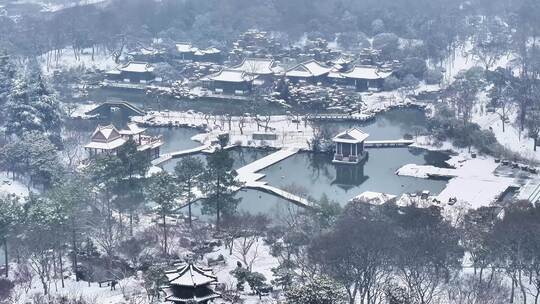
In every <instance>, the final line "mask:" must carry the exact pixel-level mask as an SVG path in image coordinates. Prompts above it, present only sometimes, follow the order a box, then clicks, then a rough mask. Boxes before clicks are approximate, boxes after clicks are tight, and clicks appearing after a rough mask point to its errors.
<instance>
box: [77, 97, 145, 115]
mask: <svg viewBox="0 0 540 304" xmlns="http://www.w3.org/2000/svg"><path fill="white" fill-rule="evenodd" d="M111 108H123V109H126V110H128V111H131V112H132V113H133V114H134V115H140V116H143V115H145V114H146V112H145V111H144V110H142V109H140V108H139V107H136V106H134V105H132V104H130V103H129V102H127V101H122V100H108V101H106V102H104V103H102V104H100V105H99V106H97V107H95V108H93V109H92V110H90V111H88V112H86V113H84V114H86V115H96V114H101V113H102V111H104V110H107V111H110V110H111Z"/></svg>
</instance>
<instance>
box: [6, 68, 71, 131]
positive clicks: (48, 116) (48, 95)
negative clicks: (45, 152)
mask: <svg viewBox="0 0 540 304" xmlns="http://www.w3.org/2000/svg"><path fill="white" fill-rule="evenodd" d="M29 69H30V68H29ZM5 113H6V132H7V134H15V135H17V136H22V134H23V133H24V132H28V131H39V132H42V133H44V134H47V135H49V136H53V137H56V138H58V135H59V133H60V128H61V119H62V111H61V108H60V106H59V103H58V98H57V96H56V94H55V92H54V91H53V90H52V89H50V88H49V87H48V84H47V83H46V81H45V80H44V79H43V77H42V75H41V73H40V72H39V71H25V72H21V73H19V74H18V75H17V76H16V77H15V79H14V81H13V88H12V90H11V93H10V94H9V96H8V100H7V102H6V105H5Z"/></svg>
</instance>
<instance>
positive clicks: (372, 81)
mask: <svg viewBox="0 0 540 304" xmlns="http://www.w3.org/2000/svg"><path fill="white" fill-rule="evenodd" d="M390 75H392V71H391V70H382V69H380V68H378V67H376V66H365V65H360V66H355V67H353V68H352V69H351V70H349V71H347V72H344V73H341V76H342V77H344V78H345V80H346V83H347V84H348V85H354V86H355V87H356V89H357V90H358V91H367V90H369V89H370V88H372V89H379V90H380V89H382V87H383V84H384V80H385V79H386V78H388V77H389V76H390Z"/></svg>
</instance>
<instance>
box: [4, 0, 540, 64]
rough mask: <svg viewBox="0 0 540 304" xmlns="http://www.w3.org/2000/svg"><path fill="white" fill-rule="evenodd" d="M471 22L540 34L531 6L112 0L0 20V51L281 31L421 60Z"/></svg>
mask: <svg viewBox="0 0 540 304" xmlns="http://www.w3.org/2000/svg"><path fill="white" fill-rule="evenodd" d="M473 16H488V17H497V18H500V19H502V20H503V21H504V22H505V23H506V24H508V25H509V26H510V27H512V28H520V27H527V28H530V29H533V30H534V31H538V29H539V28H540V19H539V18H538V16H540V4H539V1H537V0H471V1H462V0H417V1H409V0H362V1H358V0H271V1H268V0H228V1H223V0H163V1H159V2H156V1H153V0H129V1H124V0H111V1H107V2H105V5H104V3H100V4H99V5H84V6H83V5H81V6H77V7H72V8H68V9H63V10H59V11H57V12H54V13H42V14H37V15H34V16H21V17H19V18H17V19H14V18H9V17H7V16H4V17H0V46H1V47H2V48H5V49H8V50H12V52H11V53H19V54H27V55H30V56H31V55H37V54H39V53H43V52H44V51H47V50H51V49H61V48H62V47H64V46H67V45H75V46H78V47H89V46H93V45H103V46H107V45H111V44H114V43H115V42H116V41H118V40H121V39H127V40H129V41H130V42H133V41H138V42H146V41H149V40H150V39H153V38H156V37H158V38H162V39H164V40H171V41H182V40H185V41H192V42H196V43H199V44H203V45H204V44H206V45H208V44H214V45H218V46H219V45H220V44H226V43H227V42H230V41H231V40H232V39H233V38H234V37H236V35H237V34H238V33H240V32H243V31H245V30H247V29H250V28H258V29H261V30H267V31H276V32H280V35H283V36H285V37H284V39H286V40H287V41H293V40H295V39H299V38H300V37H302V36H303V35H305V34H312V35H317V36H321V37H324V38H326V39H328V40H330V41H332V40H333V39H334V38H336V37H337V38H336V39H338V40H342V42H344V43H355V42H356V41H357V40H358V41H360V40H362V39H365V37H372V36H374V35H376V34H379V33H383V32H385V33H395V34H396V35H398V36H399V37H402V38H409V39H418V40H420V41H423V42H424V53H425V55H426V57H432V58H438V57H440V55H441V53H443V52H444V51H446V50H448V48H449V47H450V46H451V45H453V44H455V43H456V41H463V39H459V38H464V37H467V35H468V34H469V32H470V28H469V27H467V24H469V23H470V19H471V17H473ZM336 33H339V35H336ZM532 35H533V36H534V35H536V34H535V33H532Z"/></svg>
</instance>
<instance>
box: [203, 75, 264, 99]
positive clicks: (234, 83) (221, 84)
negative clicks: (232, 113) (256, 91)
mask: <svg viewBox="0 0 540 304" xmlns="http://www.w3.org/2000/svg"><path fill="white" fill-rule="evenodd" d="M255 78H257V77H256V76H253V75H250V74H248V73H246V72H244V71H241V70H231V69H223V70H221V71H219V72H218V73H216V74H213V75H210V76H207V77H205V78H203V79H202V81H203V85H204V86H205V87H206V88H207V89H210V90H211V91H213V92H214V93H218V94H220V93H224V94H234V95H245V94H247V93H249V92H250V91H251V89H252V87H253V80H254V79H255Z"/></svg>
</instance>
